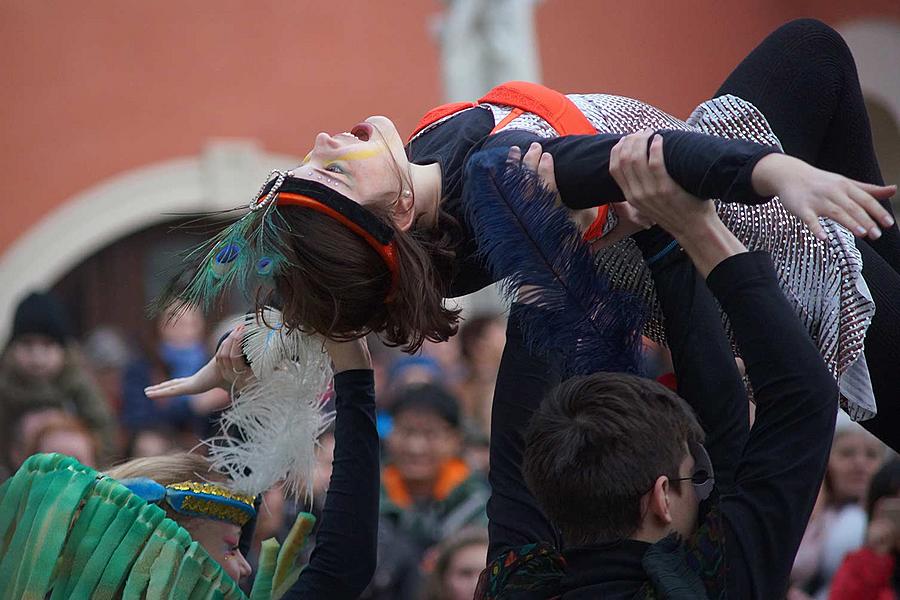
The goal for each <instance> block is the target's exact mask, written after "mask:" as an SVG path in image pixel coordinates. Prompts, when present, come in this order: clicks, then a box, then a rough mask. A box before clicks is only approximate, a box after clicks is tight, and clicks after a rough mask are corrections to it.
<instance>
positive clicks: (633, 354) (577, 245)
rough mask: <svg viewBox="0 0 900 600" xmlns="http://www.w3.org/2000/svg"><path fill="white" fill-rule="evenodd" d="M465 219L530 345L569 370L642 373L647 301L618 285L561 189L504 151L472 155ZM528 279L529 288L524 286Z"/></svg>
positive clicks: (578, 371)
mask: <svg viewBox="0 0 900 600" xmlns="http://www.w3.org/2000/svg"><path fill="white" fill-rule="evenodd" d="M465 181H466V189H465V192H464V193H465V200H464V205H465V210H466V220H467V221H468V223H469V225H470V227H471V228H472V230H473V233H474V235H475V239H476V241H477V243H478V249H479V254H480V255H481V256H482V258H483V260H484V261H485V264H486V265H487V266H488V268H489V269H490V271H491V272H492V274H493V275H494V277H495V278H497V279H503V280H504V281H503V282H502V288H503V292H504V294H505V295H506V296H507V297H508V298H509V299H511V300H516V301H518V302H520V303H524V304H526V306H523V307H522V309H523V310H522V312H521V322H522V327H523V333H524V335H525V339H526V340H527V342H528V344H529V346H530V347H531V349H532V350H534V351H537V352H539V353H541V354H543V355H546V356H550V357H553V358H554V359H555V360H560V361H561V364H562V368H563V370H564V372H565V373H566V374H567V375H577V374H589V373H594V372H597V371H619V372H629V373H639V372H640V365H641V346H642V345H641V330H642V328H643V324H644V319H645V309H644V306H643V303H642V302H641V301H640V300H639V299H638V298H637V297H635V296H633V295H631V294H629V293H626V292H623V291H621V290H617V289H615V288H614V287H613V286H612V285H611V283H610V281H609V278H608V277H607V276H606V275H605V274H604V273H602V272H599V271H598V270H597V267H596V264H595V261H594V258H593V255H592V253H591V251H590V249H589V248H588V246H587V244H585V243H584V242H583V241H582V238H581V235H580V233H579V232H578V230H577V229H576V228H575V226H574V224H573V223H572V221H571V220H570V218H569V215H568V214H567V212H566V210H564V209H563V208H562V207H560V206H559V205H558V202H557V196H556V193H555V192H552V191H550V190H548V189H547V188H545V187H544V186H543V185H541V183H540V181H539V180H538V178H537V176H536V175H535V174H534V173H532V172H531V171H529V170H527V169H524V168H522V167H520V166H517V165H511V164H509V163H508V162H507V153H506V151H505V150H485V151H482V152H479V153H477V154H475V155H473V156H472V157H471V158H470V160H469V162H468V167H467V172H466V178H465ZM523 286H527V287H525V288H524V289H525V290H528V291H520V289H522V288H523Z"/></svg>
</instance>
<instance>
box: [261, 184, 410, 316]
mask: <svg viewBox="0 0 900 600" xmlns="http://www.w3.org/2000/svg"><path fill="white" fill-rule="evenodd" d="M332 191H333V190H332ZM335 194H336V192H335ZM348 202H353V201H352V200H349V199H348ZM275 204H277V205H278V206H303V207H306V208H311V209H312V210H314V211H316V212H320V213H322V214H324V215H327V216H329V217H331V218H332V219H334V220H335V221H337V222H338V223H341V224H342V225H343V226H344V227H346V228H347V229H349V230H350V231H352V232H353V233H355V234H356V235H358V236H359V237H361V238H362V239H363V241H365V242H366V243H367V244H368V245H369V246H370V247H371V248H372V249H373V250H375V252H377V253H378V256H380V257H381V259H382V260H383V261H384V264H385V265H387V268H388V270H389V271H390V272H391V287H390V290H389V291H388V295H387V300H390V299H391V296H393V294H394V292H395V291H396V289H397V283H398V281H399V279H400V269H399V268H398V266H397V245H396V242H394V240H391V241H389V242H387V243H382V242H380V241H379V240H377V239H375V236H373V235H372V234H371V233H369V232H368V231H367V230H366V229H365V228H364V227H363V226H361V225H360V224H359V223H357V222H355V221H354V220H352V219H351V218H349V217H348V216H347V215H345V214H343V213H341V212H339V211H337V210H335V209H334V208H332V207H331V206H328V204H325V203H323V202H322V201H321V200H317V199H316V198H313V197H310V196H306V195H302V194H295V193H291V192H279V193H278V196H277V199H276V200H275ZM354 205H356V203H354ZM357 206H358V205H357Z"/></svg>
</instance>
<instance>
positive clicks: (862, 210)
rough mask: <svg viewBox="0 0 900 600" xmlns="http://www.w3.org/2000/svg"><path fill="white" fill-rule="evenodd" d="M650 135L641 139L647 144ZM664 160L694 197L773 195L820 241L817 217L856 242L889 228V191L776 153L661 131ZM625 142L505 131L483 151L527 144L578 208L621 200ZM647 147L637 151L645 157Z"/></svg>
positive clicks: (744, 199) (753, 200) (752, 199)
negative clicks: (549, 163) (538, 149)
mask: <svg viewBox="0 0 900 600" xmlns="http://www.w3.org/2000/svg"><path fill="white" fill-rule="evenodd" d="M650 134H654V132H647V136H646V137H647V139H648V144H649V137H650ZM655 135H658V136H659V137H660V138H663V139H665V147H664V150H663V152H664V160H665V165H666V168H667V169H668V172H669V174H670V175H671V177H672V179H673V180H674V181H675V183H677V184H678V185H679V186H681V187H682V188H684V190H685V191H687V192H688V193H690V194H691V195H693V196H697V197H699V198H703V199H707V198H719V199H721V200H723V201H725V202H740V203H743V204H759V203H762V202H767V201H768V200H770V199H771V198H772V197H773V196H776V195H777V196H778V197H779V199H780V200H781V203H782V204H784V206H785V208H787V209H788V210H789V211H790V212H792V213H793V214H794V215H796V216H797V217H798V218H799V219H801V220H802V221H803V222H804V223H806V225H807V226H808V227H809V228H810V230H811V231H812V232H813V233H814V234H816V235H817V236H818V237H820V238H822V237H823V236H824V230H823V229H822V228H821V226H820V225H819V222H818V217H828V218H831V219H833V220H835V221H837V222H838V223H840V224H842V225H844V226H845V227H847V228H848V229H850V231H852V232H854V233H855V234H856V235H860V236H865V235H868V236H870V237H872V238H877V237H878V236H880V235H881V232H880V230H879V229H878V224H881V225H883V226H889V225H891V224H892V223H893V219H892V217H891V215H890V214H889V213H888V212H887V211H886V210H885V209H884V208H883V207H882V206H881V204H879V203H878V200H885V199H887V198H890V197H891V196H892V195H893V194H894V192H896V187H895V186H877V185H872V184H867V183H861V182H858V181H854V180H852V179H848V178H846V177H843V176H841V175H837V174H835V173H829V172H827V171H823V170H821V169H817V168H815V167H813V166H811V165H809V164H807V163H805V162H803V161H802V160H799V159H797V158H793V157H790V156H787V155H785V154H780V153H779V152H778V150H777V149H775V148H773V147H770V146H763V145H760V144H756V143H753V142H747V141H743V140H732V139H724V138H718V137H715V136H710V135H706V134H702V133H697V132H690V131H671V130H663V131H658V132H655ZM622 137H624V136H622V135H614V134H597V135H575V136H564V137H559V138H554V139H544V138H540V137H539V136H537V135H536V134H533V133H530V132H527V131H520V130H508V131H503V132H501V133H498V134H496V135H493V136H491V137H490V138H488V140H487V141H486V142H485V145H484V147H485V148H493V147H509V146H519V147H520V148H522V149H523V151H524V149H526V148H528V147H529V145H530V144H532V143H533V142H538V143H540V144H542V145H543V147H544V150H545V151H547V152H549V153H550V154H552V155H553V158H554V163H555V172H556V181H557V184H558V187H559V190H560V194H561V196H562V200H563V202H564V203H565V204H566V206H568V207H569V208H574V209H581V208H588V207H591V206H597V205H600V204H607V203H610V202H621V201H623V200H624V199H625V197H624V195H623V193H622V189H621V187H620V186H619V185H618V184H617V182H616V181H615V179H614V178H613V177H612V176H611V174H610V168H615V165H614V164H613V162H612V149H613V148H614V147H615V146H616V144H617V143H618V142H619V140H620V139H621V138H622ZM647 150H648V145H645V146H644V148H643V152H644V154H645V156H646V152H647Z"/></svg>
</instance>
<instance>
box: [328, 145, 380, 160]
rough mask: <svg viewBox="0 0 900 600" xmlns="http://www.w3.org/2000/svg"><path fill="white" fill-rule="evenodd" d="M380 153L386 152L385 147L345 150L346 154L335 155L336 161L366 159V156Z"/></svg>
mask: <svg viewBox="0 0 900 600" xmlns="http://www.w3.org/2000/svg"><path fill="white" fill-rule="evenodd" d="M379 154H384V148H382V147H381V146H376V147H375V148H366V149H364V150H351V151H350V152H345V153H344V154H341V155H340V156H337V157H335V159H334V161H338V160H347V161H349V160H364V159H366V158H372V157H375V156H378V155H379ZM334 161H331V162H334Z"/></svg>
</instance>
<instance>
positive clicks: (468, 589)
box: [443, 544, 487, 600]
mask: <svg viewBox="0 0 900 600" xmlns="http://www.w3.org/2000/svg"><path fill="white" fill-rule="evenodd" d="M486 559H487V545H485V544H471V545H469V546H463V547H462V548H460V549H459V550H457V551H456V553H455V554H454V555H453V558H451V559H450V564H449V565H447V571H446V572H445V573H444V581H443V584H444V585H443V587H444V598H446V599H447V600H471V598H472V597H473V596H474V595H475V588H476V587H477V586H478V575H479V574H480V573H481V571H482V570H483V569H484V563H485V561H486Z"/></svg>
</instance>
